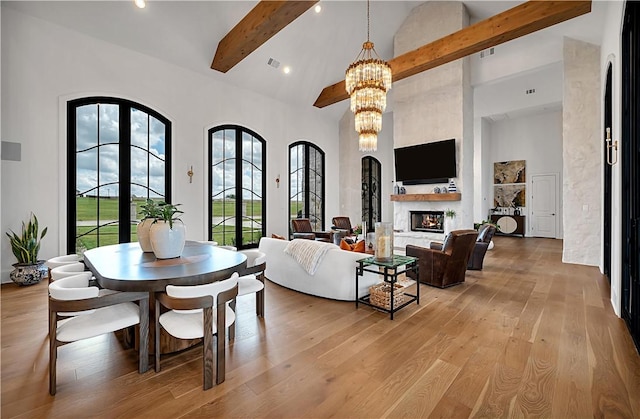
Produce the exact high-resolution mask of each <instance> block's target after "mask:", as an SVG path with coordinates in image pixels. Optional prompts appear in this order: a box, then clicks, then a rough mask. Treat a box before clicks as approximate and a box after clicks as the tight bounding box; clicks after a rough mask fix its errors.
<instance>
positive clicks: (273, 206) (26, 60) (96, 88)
mask: <svg viewBox="0 0 640 419" xmlns="http://www.w3.org/2000/svg"><path fill="white" fill-rule="evenodd" d="M1 30H2V38H1V40H2V74H1V76H2V110H3V111H4V113H3V114H2V139H3V140H6V141H14V142H19V143H21V144H22V161H20V162H12V161H5V162H3V164H2V186H1V188H2V189H1V192H2V205H1V208H2V219H1V226H2V231H3V232H4V231H7V230H8V229H9V228H19V226H20V223H21V221H22V220H24V219H26V218H27V217H28V215H29V213H30V212H31V211H33V212H34V213H35V214H36V215H37V216H38V217H39V219H40V221H41V224H42V225H46V226H48V227H49V234H48V235H47V237H46V238H45V240H44V242H43V247H42V249H41V252H40V257H41V258H43V259H47V258H49V257H52V256H54V255H57V254H60V253H64V252H65V242H66V237H65V219H66V213H65V211H66V208H65V202H66V201H65V198H66V195H65V194H66V189H65V188H66V187H65V181H66V162H65V148H66V122H65V117H66V115H65V112H66V108H65V103H66V101H67V100H69V99H72V98H77V97H83V96H89V95H95V94H102V95H108V96H115V97H123V98H127V99H131V100H134V101H136V102H139V103H142V104H144V105H146V106H149V107H150V108H152V109H155V110H157V111H159V112H160V113H162V114H163V115H165V116H166V117H168V118H169V119H170V120H171V121H172V123H173V133H172V134H173V150H172V151H173V161H174V163H173V169H174V170H173V201H174V202H177V203H181V204H182V208H183V210H184V211H185V214H184V216H183V217H182V218H183V220H184V221H185V224H186V225H187V238H188V239H203V238H204V237H205V234H206V232H205V230H206V211H207V210H206V208H207V205H206V199H205V197H206V196H207V192H206V191H207V183H206V173H207V171H206V164H207V158H206V155H207V153H206V131H207V129H209V128H211V127H213V126H216V125H219V124H225V123H233V124H238V125H242V126H245V127H247V128H250V129H252V130H254V131H255V132H257V133H258V134H260V135H261V136H262V137H263V138H264V139H265V140H266V141H267V173H266V177H267V191H266V192H267V197H268V198H267V208H268V210H267V220H266V222H267V232H268V233H269V234H270V233H272V232H274V233H278V234H286V232H287V225H288V219H287V190H288V185H287V178H288V177H287V173H288V161H287V155H288V149H287V147H288V145H289V144H290V143H292V142H294V141H297V140H301V139H304V140H308V141H311V142H313V143H315V144H317V145H318V146H319V147H320V148H322V149H323V150H324V151H325V153H326V163H327V167H326V182H327V186H328V188H327V194H326V211H327V214H326V215H327V216H329V217H330V216H331V214H337V213H338V212H339V208H338V194H337V193H335V192H334V193H332V189H331V188H330V186H331V185H338V181H339V179H340V166H339V164H338V161H339V156H338V127H337V124H336V123H335V121H332V120H328V119H327V118H325V117H324V116H323V114H322V112H321V111H320V110H317V109H315V108H313V107H312V106H309V107H308V108H306V109H301V108H299V107H297V108H294V107H291V106H288V105H285V104H283V103H280V102H277V101H275V100H273V99H270V98H267V97H264V96H260V95H257V94H255V93H252V92H249V91H246V90H242V89H238V88H236V87H233V86H230V85H227V84H224V83H220V82H217V81H215V80H213V79H210V78H208V77H206V76H203V75H201V74H196V73H193V72H190V71H187V70H185V69H183V68H180V67H177V66H175V65H172V64H169V63H167V62H163V61H160V60H157V59H155V58H151V57H149V56H146V55H142V54H139V53H137V52H134V51H131V50H128V49H124V48H121V47H118V46H115V45H113V44H109V43H105V42H103V41H100V40H97V39H94V38H91V37H87V36H85V35H82V34H79V33H76V32H72V31H69V30H67V29H65V28H62V27H60V26H56V25H53V24H51V23H49V22H46V21H42V20H39V19H36V18H32V17H30V16H26V15H23V14H21V13H19V12H16V11H14V10H12V9H9V8H2V26H1ZM191 165H193V171H194V172H195V175H194V177H193V183H189V178H188V177H187V175H186V172H187V169H188V168H189V167H190V166H191ZM278 174H280V176H281V179H282V181H281V184H280V188H276V182H275V178H276V176H277V175H278ZM8 244H9V243H8V240H3V241H2V251H1V255H2V280H3V281H6V280H8V272H9V270H10V269H11V266H10V265H11V263H13V262H15V260H14V258H13V256H12V255H11V251H10V248H9V245H8Z"/></svg>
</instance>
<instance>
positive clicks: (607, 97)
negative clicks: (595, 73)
mask: <svg viewBox="0 0 640 419" xmlns="http://www.w3.org/2000/svg"><path fill="white" fill-rule="evenodd" d="M612 77H613V76H612V68H611V63H609V67H608V68H607V82H606V85H605V93H604V132H603V133H602V135H603V138H607V137H609V138H615V136H614V133H613V131H612V128H613V127H612V126H611V125H612V124H611V122H612V119H613V106H612V96H611V95H612V89H613V80H612ZM602 147H603V148H604V155H605V158H604V159H603V160H604V163H603V166H604V191H603V192H604V194H603V200H604V202H603V206H602V208H603V211H604V213H603V228H602V233H603V234H602V251H603V254H602V266H603V271H604V274H605V276H606V277H607V279H608V280H609V282H611V192H612V191H611V175H612V172H611V165H612V164H613V163H614V159H615V158H617V157H616V155H614V154H612V150H610V149H609V147H608V144H607V141H603V142H602Z"/></svg>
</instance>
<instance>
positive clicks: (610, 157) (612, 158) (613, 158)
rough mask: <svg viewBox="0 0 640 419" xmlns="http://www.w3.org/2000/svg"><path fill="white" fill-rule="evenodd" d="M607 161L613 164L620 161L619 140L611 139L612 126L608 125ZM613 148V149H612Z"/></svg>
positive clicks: (610, 164)
mask: <svg viewBox="0 0 640 419" xmlns="http://www.w3.org/2000/svg"><path fill="white" fill-rule="evenodd" d="M605 141H606V142H607V163H608V164H609V166H613V165H614V164H616V163H618V140H616V141H611V128H609V127H607V138H606V140H605ZM612 148H613V151H611V149H612Z"/></svg>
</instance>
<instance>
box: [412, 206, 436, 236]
mask: <svg viewBox="0 0 640 419" xmlns="http://www.w3.org/2000/svg"><path fill="white" fill-rule="evenodd" d="M409 214H410V217H409V219H410V221H411V231H424V232H429V233H444V211H409Z"/></svg>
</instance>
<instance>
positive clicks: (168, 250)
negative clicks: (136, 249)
mask: <svg viewBox="0 0 640 419" xmlns="http://www.w3.org/2000/svg"><path fill="white" fill-rule="evenodd" d="M185 235H186V228H185V226H184V224H183V223H182V221H174V222H173V228H169V223H168V222H166V221H163V220H157V221H156V222H155V223H153V224H152V225H151V230H150V232H149V238H150V241H151V248H152V249H153V253H155V255H156V258H158V259H171V258H177V257H180V255H182V250H183V249H184V241H185Z"/></svg>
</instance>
